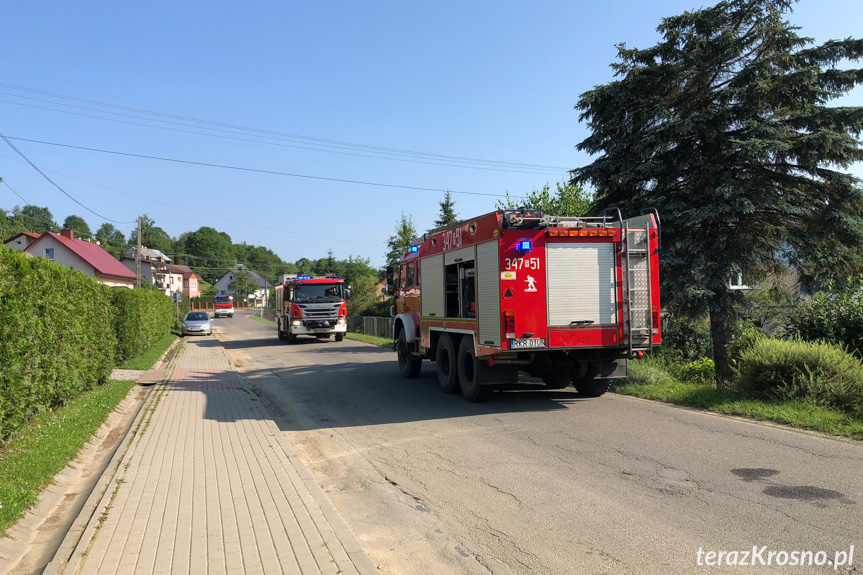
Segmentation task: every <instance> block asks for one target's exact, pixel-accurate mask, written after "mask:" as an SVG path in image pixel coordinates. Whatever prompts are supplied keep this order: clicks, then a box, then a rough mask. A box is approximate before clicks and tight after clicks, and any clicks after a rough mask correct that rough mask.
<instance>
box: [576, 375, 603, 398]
mask: <svg viewBox="0 0 863 575" xmlns="http://www.w3.org/2000/svg"><path fill="white" fill-rule="evenodd" d="M573 385H575V389H577V390H578V393H580V394H581V395H586V396H588V397H599V396H600V395H602V394H603V393H605V392H606V391H608V388H609V387H610V386H611V380H610V379H591V380H581V381H575V382H573Z"/></svg>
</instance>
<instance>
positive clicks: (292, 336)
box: [285, 333, 297, 343]
mask: <svg viewBox="0 0 863 575" xmlns="http://www.w3.org/2000/svg"><path fill="white" fill-rule="evenodd" d="M285 338H286V339H287V340H288V343H297V336H296V335H295V334H293V333H288V334H286V335H285Z"/></svg>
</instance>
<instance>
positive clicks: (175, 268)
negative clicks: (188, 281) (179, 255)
mask: <svg viewBox="0 0 863 575" xmlns="http://www.w3.org/2000/svg"><path fill="white" fill-rule="evenodd" d="M166 267H167V268H168V271H169V272H171V273H172V274H183V277H184V278H188V277H191V276H192V275H198V274H196V273H195V272H194V271H192V268H190V267H189V266H179V265H174V264H168V265H167V266H166Z"/></svg>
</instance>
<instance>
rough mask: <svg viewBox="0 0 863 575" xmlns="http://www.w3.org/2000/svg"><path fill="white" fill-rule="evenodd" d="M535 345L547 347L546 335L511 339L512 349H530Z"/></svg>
mask: <svg viewBox="0 0 863 575" xmlns="http://www.w3.org/2000/svg"><path fill="white" fill-rule="evenodd" d="M535 347H545V338H544V337H531V338H524V339H513V340H510V344H509V348H510V349H530V348H535Z"/></svg>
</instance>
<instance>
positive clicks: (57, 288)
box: [0, 247, 174, 440]
mask: <svg viewBox="0 0 863 575" xmlns="http://www.w3.org/2000/svg"><path fill="white" fill-rule="evenodd" d="M173 324H174V307H173V304H172V303H171V299H170V298H169V297H167V296H165V295H164V294H162V293H161V292H157V291H149V290H130V289H126V288H109V287H106V286H104V285H102V284H100V283H98V282H97V281H96V280H94V279H93V278H91V277H87V276H86V275H84V274H83V273H81V272H79V271H76V270H72V269H68V268H65V267H63V266H61V265H57V264H56V263H53V262H49V261H47V260H44V259H41V258H35V257H27V256H25V255H24V254H23V253H21V252H16V251H14V250H10V249H8V248H3V247H0V440H2V439H4V438H6V437H8V436H9V435H10V434H11V433H12V432H14V431H15V430H17V429H19V428H20V427H21V426H22V425H24V424H25V423H27V422H28V421H29V420H30V419H31V418H32V417H33V416H34V415H35V414H36V413H39V412H42V411H45V410H48V409H52V408H55V407H58V406H60V405H63V404H64V403H65V402H66V401H68V400H69V399H71V398H73V397H76V396H78V395H80V394H81V393H82V392H84V391H86V390H89V389H91V388H93V387H94V386H95V385H98V384H100V383H103V382H105V381H107V379H108V377H109V376H110V374H111V370H112V369H113V368H114V366H115V365H117V364H119V363H121V362H123V361H125V360H127V359H129V358H131V357H135V356H137V355H140V354H142V353H145V352H147V351H149V350H150V349H151V348H152V347H153V346H154V345H155V344H156V343H157V342H159V341H160V340H162V338H164V337H165V336H166V335H168V334H169V333H170V331H171V327H172V326H173Z"/></svg>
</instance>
